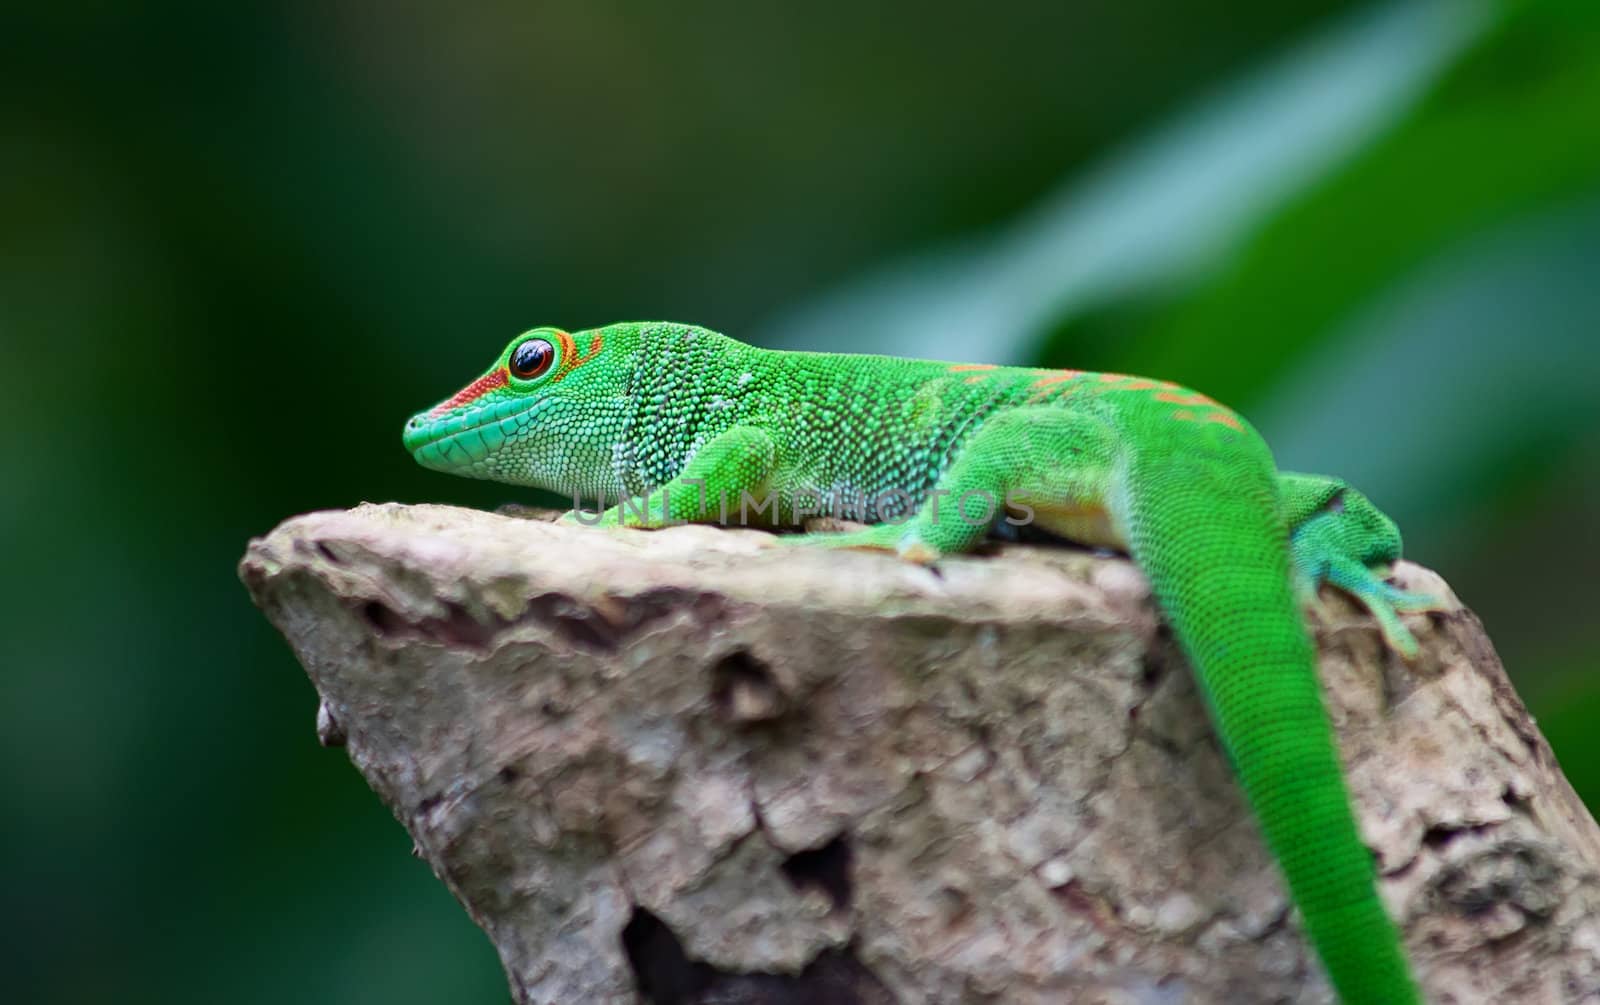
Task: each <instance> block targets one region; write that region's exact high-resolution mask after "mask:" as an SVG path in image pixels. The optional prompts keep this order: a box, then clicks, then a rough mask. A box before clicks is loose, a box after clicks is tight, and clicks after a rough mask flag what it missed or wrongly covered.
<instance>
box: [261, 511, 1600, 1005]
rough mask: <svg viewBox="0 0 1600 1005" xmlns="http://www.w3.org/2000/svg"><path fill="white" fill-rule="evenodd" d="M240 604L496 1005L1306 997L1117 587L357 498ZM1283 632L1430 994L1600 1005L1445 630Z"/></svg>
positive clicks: (1566, 851) (1525, 795)
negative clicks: (462, 933) (445, 893)
mask: <svg viewBox="0 0 1600 1005" xmlns="http://www.w3.org/2000/svg"><path fill="white" fill-rule="evenodd" d="M240 573H241V576H242V578H243V579H244V582H245V583H246V585H247V586H248V587H249V589H250V592H251V594H252V596H253V597H254V598H255V600H256V602H257V603H258V604H259V605H260V606H261V608H262V609H263V610H264V611H265V612H266V614H267V616H268V617H269V618H271V620H272V622H273V624H275V625H276V626H277V627H278V628H279V629H280V630H281V631H282V632H283V634H284V636H285V637H286V638H287V639H288V640H289V643H290V645H291V646H292V647H293V649H294V651H295V654H296V655H297V656H298V657H299V659H300V661H301V663H302V664H303V665H304V666H305V668H306V671H307V672H308V673H309V674H310V677H311V680H312V682H313V683H314V684H315V685H316V688H317V691H318V693H319V694H320V695H321V696H322V703H323V704H322V709H321V710H320V712H319V715H318V728H319V733H320V735H321V736H322V737H323V738H324V741H325V742H328V743H330V744H342V745H344V746H345V747H346V749H347V751H348V753H349V755H350V758H351V760H352V761H353V762H354V763H355V765H356V767H357V768H358V769H359V770H360V771H361V773H362V774H363V775H364V776H365V777H366V779H367V780H368V782H369V783H370V784H371V785H372V788H373V790H374V791H375V792H376V793H377V794H378V795H379V796H380V797H381V798H382V799H383V800H384V802H385V803H387V804H388V805H389V807H390V808H391V809H392V810H393V811H394V814H395V816H396V817H397V818H398V819H399V820H400V822H401V823H402V824H404V825H405V827H406V829H407V830H408V831H410V833H411V836H412V838H413V840H414V841H415V843H416V847H417V848H418V849H419V850H420V853H421V854H422V855H423V856H424V857H425V858H426V859H427V861H428V862H429V863H430V864H431V865H432V867H433V869H434V871H435V873H436V874H437V875H438V876H439V878H440V879H441V880H443V881H444V882H445V883H446V884H447V885H448V886H449V887H450V889H451V890H452V891H453V892H454V893H455V895H456V897H457V898H458V899H459V900H460V901H461V903H462V904H463V905H464V906H465V907H466V908H467V910H468V912H469V913H470V914H471V915H472V917H473V919H474V920H475V921H476V922H477V923H478V924H479V925H481V926H482V927H483V928H484V930H485V931H486V932H487V933H488V934H489V937H490V938H491V939H492V940H493V941H494V944H495V946H496V948H497V949H498V950H499V953H500V958H501V960H502V961H503V962H504V964H505V968H506V972H507V974H508V976H509V978H510V982H511V988H512V993H513V995H514V997H515V998H516V1000H517V1001H518V1002H539V1003H546V1002H548V1003H563V1005H565V1003H572V1002H639V1001H649V1002H656V1003H666V1002H674V1003H679V1002H681V1003H711V1002H720V1003H733V1002H832V1003H851V1002H859V1003H879V1002H900V1003H907V1005H910V1003H920V1002H940V1003H944V1002H950V1003H955V1002H1021V1003H1034V1002H1037V1003H1044V1002H1051V1003H1057V1002H1105V1003H1135V1002H1161V1003H1169V1002H1170V1003H1179V1002H1186V1003H1206V1002H1229V1003H1243V1002H1274V1001H1296V1002H1321V1001H1328V1000H1330V996H1329V992H1328V989H1327V985H1326V982H1325V980H1324V979H1323V977H1322V975H1321V973H1320V971H1319V970H1318V967H1317V965H1316V964H1315V963H1314V962H1313V960H1312V958H1311V957H1310V955H1309V954H1308V951H1307V948H1306V946H1305V943H1304V942H1303V941H1302V939H1301V936H1300V933H1299V930H1298V928H1297V924H1296V920H1295V917H1294V915H1293V914H1292V912H1291V911H1290V910H1289V908H1288V905H1287V903H1286V900H1285V896H1284V892H1283V888H1282V886H1281V885H1280V883H1279V880H1278V878H1277V876H1276V874H1275V872H1274V870H1273V866H1272V863H1271V861H1270V860H1269V858H1268V856H1267V854H1266V852H1265V851H1264V849H1263V847H1262V845H1261V843H1260V840H1259V837H1258V835H1257V832H1256V829H1255V827H1254V825H1253V823H1252V821H1251V819H1250V815H1249V813H1248V812H1247V811H1246V808H1245V806H1244V804H1243V802H1242V800H1241V796H1240V794H1239V792H1238V790H1237V789H1236V787H1235V785H1234V783H1233V781H1232V780H1231V778H1230V775H1229V771H1228V766H1227V763H1226V761H1225V759H1224V757H1223V756H1222V755H1221V753H1220V752H1219V749H1218V747H1217V745H1216V742H1215V740H1214V738H1213V735H1212V733H1211V729H1210V727H1209V725H1208V724H1207V721H1206V718H1205V715H1204V712H1203V710H1202V707H1201V704H1200V702H1199V700H1198V698H1197V695H1196V692H1195V689H1194V685H1193V684H1192V682H1191V679H1190V676H1189V673H1188V670H1187V667H1186V666H1185V664H1184V661H1183V658H1182V657H1181V655H1179V654H1178V653H1177V651H1176V649H1175V647H1174V646H1173V645H1172V643H1171V642H1170V641H1169V640H1168V639H1167V638H1166V636H1165V634H1164V632H1163V631H1162V630H1161V628H1160V625H1159V622H1158V619H1157V616H1156V614H1155V611H1154V608H1153V606H1152V605H1151V603H1150V601H1149V598H1148V595H1147V588H1146V584H1145V580H1144V578H1143V576H1142V575H1141V574H1140V573H1139V571H1138V569H1137V568H1136V567H1135V566H1134V565H1132V564H1131V563H1130V562H1128V561H1126V560H1124V559H1119V558H1102V557H1095V556H1093V555H1090V554H1088V553H1085V552H1082V551H1078V550H1074V549H1070V548H1066V547H1048V546H1026V545H999V546H996V547H995V548H994V549H993V550H992V551H991V552H990V553H988V554H985V555H978V556H969V557H960V558H953V559H950V560H948V561H945V562H942V563H941V564H940V565H939V567H938V568H937V570H929V569H925V568H920V567H917V566H912V565H908V564H905V563H901V562H898V561H896V560H894V559H892V558H889V557H887V556H882V555H875V554H865V553H827V552H797V551H793V550H789V549H780V548H776V547H773V546H772V541H771V539H770V538H769V537H768V536H766V535H764V534H762V533H759V532H756V531H730V530H721V529H716V528H709V527H682V528H674V529H671V530H667V531H661V532H656V533H644V532H639V531H623V532H618V531H609V532H608V531H601V530H595V529H590V528H582V527H557V526H554V525H551V524H549V523H544V522H539V521H536V520H528V519H515V518H511V517H507V516H500V515H495V514H489V513H481V512H476V511H471V510H462V509H454V508H450V507H442V506H400V505H381V506H371V505H368V506H362V507H360V508H358V509H355V510H352V511H349V512H330V513H314V514H310V515H307V516H302V517H297V518H295V519H292V520H290V521H288V522H286V523H284V524H283V525H282V526H280V527H279V528H278V529H277V530H275V531H273V532H272V533H271V534H270V535H268V536H267V537H265V538H262V539H259V540H256V541H253V542H252V543H251V544H250V548H249V552H248V554H247V555H246V556H245V559H244V561H243V563H242V564H241V567H240ZM1397 574H1398V577H1399V579H1400V580H1401V582H1402V583H1403V584H1404V585H1405V586H1407V587H1408V588H1416V589H1426V590H1434V591H1444V590H1447V587H1445V586H1444V584H1443V583H1442V582H1441V581H1440V580H1439V579H1438V578H1437V577H1436V576H1434V575H1433V574H1431V573H1429V572H1427V571H1426V570H1423V569H1420V568H1418V567H1416V566H1410V565H1402V566H1401V567H1400V568H1399V569H1398V570H1397ZM1317 621H1318V624H1317V628H1316V630H1317V637H1318V643H1319V646H1320V651H1321V671H1322V677H1323V683H1324V689H1325V691H1326V693H1327V695H1328V699H1329V705H1330V708H1331V714H1332V716H1333V718H1334V721H1335V723H1336V725H1337V727H1338V730H1339V735H1340V742H1341V746H1342V751H1343V756H1344V759H1345V762H1346V764H1347V766H1348V769H1349V773H1350V778H1351V780H1352V782H1351V784H1352V785H1353V787H1354V790H1355V797H1356V800H1357V802H1358V804H1359V811H1360V815H1361V820H1362V829H1363V831H1364V833H1365V835H1366V837H1367V839H1368V842H1369V843H1370V844H1371V845H1372V847H1373V848H1374V849H1375V852H1376V854H1377V856H1378V859H1379V862H1380V866H1381V870H1382V873H1383V877H1384V879H1383V896H1384V899H1385V901H1386V902H1387V903H1388V904H1389V906H1390V908H1391V909H1392V910H1393V911H1394V912H1395V914H1396V915H1397V916H1398V917H1400V918H1401V919H1402V920H1403V923H1404V925H1405V929H1406V943H1407V947H1408V951H1409V952H1410V954H1411V956H1412V958H1413V959H1414V960H1415V961H1416V962H1417V967H1418V970H1419V973H1420V975H1421V978H1422V980H1423V982H1424V984H1425V985H1426V987H1427V989H1428V992H1429V996H1430V1000H1431V1001H1434V1002H1440V1003H1445V1002H1531V1003H1542V1002H1573V1001H1581V1000H1586V998H1585V996H1600V831H1597V829H1596V826H1595V823H1594V821H1593V819H1592V818H1591V817H1590V816H1589V814H1588V813H1587V811H1586V810H1585V809H1584V808H1583V806H1582V805H1581V804H1580V803H1579V801H1578V800H1577V798H1576V797H1575V795H1574V794H1573V792H1572V790H1571V788H1570V787H1569V786H1568V785H1567V783H1566V781H1565V779H1564V778H1563V777H1562V775H1561V773H1560V770H1559V769H1558V767H1557V766H1556V763H1555V760H1554V759H1553V757H1552V756H1551V753H1550V749H1549V747H1548V746H1547V745H1546V744H1545V742H1544V740H1543V738H1542V737H1541V736H1540V735H1539V733H1538V731H1537V730H1536V729H1535V727H1534V723H1533V721H1532V719H1531V718H1530V717H1529V716H1528V713H1527V711H1526V710H1525V709H1524V708H1523V706H1522V704H1521V702H1520V701H1519V700H1518V699H1517V697H1516V694H1515V693H1514V692H1513V690H1512V688H1511V685H1510V684H1509V682H1508V681H1507V679H1506V676H1505V673H1504V671H1503V670H1502V669H1501V666H1500V663H1499V661H1498V660H1497V658H1496V657H1495V654H1494V651H1493V649H1492V648H1491V646H1490V644H1489V641H1488V639H1487V638H1486V637H1485V636H1484V633H1483V630H1482V627H1481V626H1480V625H1479V623H1478V621H1477V619H1476V618H1475V617H1473V616H1472V614H1471V613H1470V612H1468V611H1466V610H1461V609H1458V610H1455V611H1452V612H1450V613H1447V614H1443V615H1434V616H1431V618H1411V619H1409V623H1410V624H1412V626H1413V627H1414V628H1415V630H1416V631H1417V632H1418V635H1419V637H1420V638H1421V640H1422V642H1423V646H1424V652H1423V655H1422V657H1421V658H1420V659H1419V660H1418V661H1417V662H1416V663H1415V664H1414V665H1412V666H1406V665H1404V664H1402V663H1400V662H1399V661H1397V660H1396V659H1395V658H1394V657H1393V656H1391V655H1390V654H1388V653H1387V652H1386V651H1385V650H1384V649H1383V647H1382V645H1381V643H1380V640H1379V638H1378V635H1377V632H1376V630H1375V629H1374V626H1373V624H1372V623H1371V621H1370V620H1369V619H1368V618H1366V617H1365V616H1363V615H1362V614H1361V613H1360V612H1359V611H1357V610H1356V609H1354V608H1353V607H1350V606H1349V605H1347V604H1345V603H1344V602H1343V601H1341V600H1338V599H1330V600H1329V603H1328V611H1326V612H1324V613H1323V614H1322V615H1321V616H1319V617H1318V619H1317ZM395 949H396V951H404V947H401V946H396V947H395Z"/></svg>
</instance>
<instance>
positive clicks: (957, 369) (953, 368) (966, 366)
mask: <svg viewBox="0 0 1600 1005" xmlns="http://www.w3.org/2000/svg"><path fill="white" fill-rule="evenodd" d="M994 368H995V365H994V364H993V363H952V364H951V365H950V372H951V373H965V372H966V371H968V370H993V369H994Z"/></svg>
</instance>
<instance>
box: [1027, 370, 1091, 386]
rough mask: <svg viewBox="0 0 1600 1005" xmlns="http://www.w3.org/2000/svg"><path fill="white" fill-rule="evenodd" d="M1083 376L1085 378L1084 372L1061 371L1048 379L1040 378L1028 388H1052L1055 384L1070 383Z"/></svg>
mask: <svg viewBox="0 0 1600 1005" xmlns="http://www.w3.org/2000/svg"><path fill="white" fill-rule="evenodd" d="M1082 376H1083V371H1082V370H1062V371H1060V372H1058V373H1054V374H1052V375H1050V376H1048V377H1040V378H1039V379H1038V380H1036V381H1034V382H1033V383H1032V384H1029V385H1028V386H1029V387H1041V388H1042V387H1050V386H1051V385H1053V384H1061V383H1065V382H1066V381H1069V380H1076V379H1077V378H1079V377H1082Z"/></svg>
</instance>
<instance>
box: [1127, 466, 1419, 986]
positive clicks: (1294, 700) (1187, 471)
mask: <svg viewBox="0 0 1600 1005" xmlns="http://www.w3.org/2000/svg"><path fill="white" fill-rule="evenodd" d="M1182 446H1183V445H1178V448H1175V449H1170V450H1161V451H1160V452H1159V453H1157V454H1155V455H1153V456H1144V457H1135V458H1133V459H1132V460H1131V461H1130V463H1129V465H1128V468H1127V475H1126V477H1127V482H1126V485H1125V487H1124V491H1123V492H1122V500H1123V501H1122V506H1123V509H1124V513H1123V519H1124V521H1125V523H1126V525H1127V527H1128V529H1129V536H1130V539H1131V540H1130V543H1131V546H1132V550H1133V553H1134V557H1135V559H1136V560H1137V561H1138V562H1139V564H1140V566H1141V567H1143V568H1144V570H1145V571H1146V573H1147V574H1148V576H1149V578H1150V581H1151V586H1152V588H1153V590H1154V592H1155V594H1156V597H1157V598H1158V599H1159V601H1160V603H1161V607H1162V610H1163V611H1165V612H1166V616H1167V618H1168V620H1169V621H1170V622H1171V623H1172V627H1173V630H1174V632H1175V634H1176V635H1177V638H1178V640H1179V642H1180V644H1181V645H1182V647H1183V649H1184V651H1185V652H1186V653H1187V654H1188V657H1189V661H1190V663H1191V664H1192V665H1193V667H1194V670H1195V674H1196V676H1197V678H1198V680H1199V683H1200V690H1201V692H1202V694H1203V695H1204V696H1205V699H1206V702H1207V705H1208V707H1209V709H1210V713H1211V718H1212V721H1213V723H1214V724H1215V726H1216V729H1217V733H1218V735H1219V737H1220V738H1221V740H1222V744H1223V746H1224V748H1225V749H1226V751H1227V753H1228V755H1229V757H1230V759H1231V760H1232V763H1233V766H1234V770H1235V773H1236V775H1237V777H1238V779H1239V782H1240V785H1241V787H1242V788H1243V789H1244V792H1245V795H1246V797H1247V799H1248V800H1249V803H1250V806H1251V808H1252V809H1253V810H1254V812H1255V816H1256V819H1257V820H1258V822H1259V824H1260V826H1261V829H1262V832H1263V833H1264V835H1265V837H1266V840H1267V844H1268V846H1269V847H1270V848H1271V850H1272V852H1273V854H1274V855H1275V857H1276V858H1277V861H1278V864H1279V866H1280V868H1281V869H1282V871H1283V874H1284V876H1285V878H1286V879H1287V881H1288V886H1289V890H1290V893H1291V894H1292V896H1293V898H1294V902H1295V904H1297V905H1298V906H1299V908H1300V912H1301V915H1302V917H1303V919H1304V925H1305V929H1306V931H1307V934H1308V935H1309V936H1310V939H1311V942H1312V944H1313V945H1314V946H1315V947H1316V950H1317V953H1318V955H1319V956H1320V957H1321V959H1322V962H1323V965H1324V967H1325V968H1326V970H1327V972H1328V975H1329V978H1330V979H1331V981H1332V983H1333V985H1334V988H1335V989H1336V990H1337V991H1338V994H1339V997H1340V999H1341V1001H1343V1002H1345V1003H1346V1005H1369V1003H1370V1005H1378V1003H1382V1005H1406V1003H1412V1002H1418V1001H1420V998H1419V997H1418V992H1417V988H1416V985H1415V983H1414V982H1413V980H1412V977H1411V974H1410V971H1409V968H1408V965H1407V963H1406V960H1405V956H1404V953H1403V951H1402V948H1401V944H1400V939H1399V935H1398V933H1397V931H1396V928H1395V925H1394V923H1393V922H1392V921H1391V920H1390V918H1389V916H1388V914H1387V912H1386V911H1385V910H1384V908H1383V905H1382V903H1381V902H1380V901H1379V899H1378V895H1377V888H1376V883H1375V878H1374V868H1373V860H1372V855H1371V853H1370V852H1369V851H1368V849H1367V848H1366V846H1365V845H1364V844H1363V843H1362V841H1361V838H1360V835H1359V833H1358V831H1357V829H1356V822H1355V818H1354V815H1353V814H1352V812H1351V809H1350V798H1349V794H1348V792H1347V790H1346V787H1345V783H1344V776H1343V773H1342V769H1341V767H1340V764H1339V759H1338V754H1337V751H1336V749H1335V746H1334V738H1333V732H1332V729H1331V727H1330V725H1329V723H1328V716H1327V712H1326V710H1325V709H1324V707H1323V702H1322V694H1321V688H1320V684H1319V683H1318V680H1317V676H1316V671H1315V663H1314V658H1315V653H1314V650H1313V648H1312V645H1311V641H1310V639H1309V637H1308V635H1307V632H1306V628H1305V625H1304V622H1303V621H1302V619H1301V615H1300V612H1299V609H1298V606H1297V603H1296V600H1295V596H1294V591H1293V588H1292V583H1291V579H1290V575H1289V556H1288V539H1287V538H1288V532H1287V529H1286V525H1285V523H1284V522H1283V518H1282V517H1281V515H1280V511H1279V507H1278V501H1277V491H1278V490H1277V487H1276V481H1275V477H1276V475H1275V471H1274V469H1273V467H1272V464H1271V460H1270V456H1269V455H1267V454H1266V452H1265V448H1264V447H1262V448H1261V449H1260V450H1259V451H1257V450H1254V449H1245V450H1241V451H1238V452H1236V453H1228V454H1226V455H1224V456H1220V457H1219V456H1218V455H1216V454H1215V453H1211V454H1210V455H1209V456H1201V455H1199V454H1197V453H1195V452H1192V451H1189V450H1185V449H1182Z"/></svg>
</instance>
